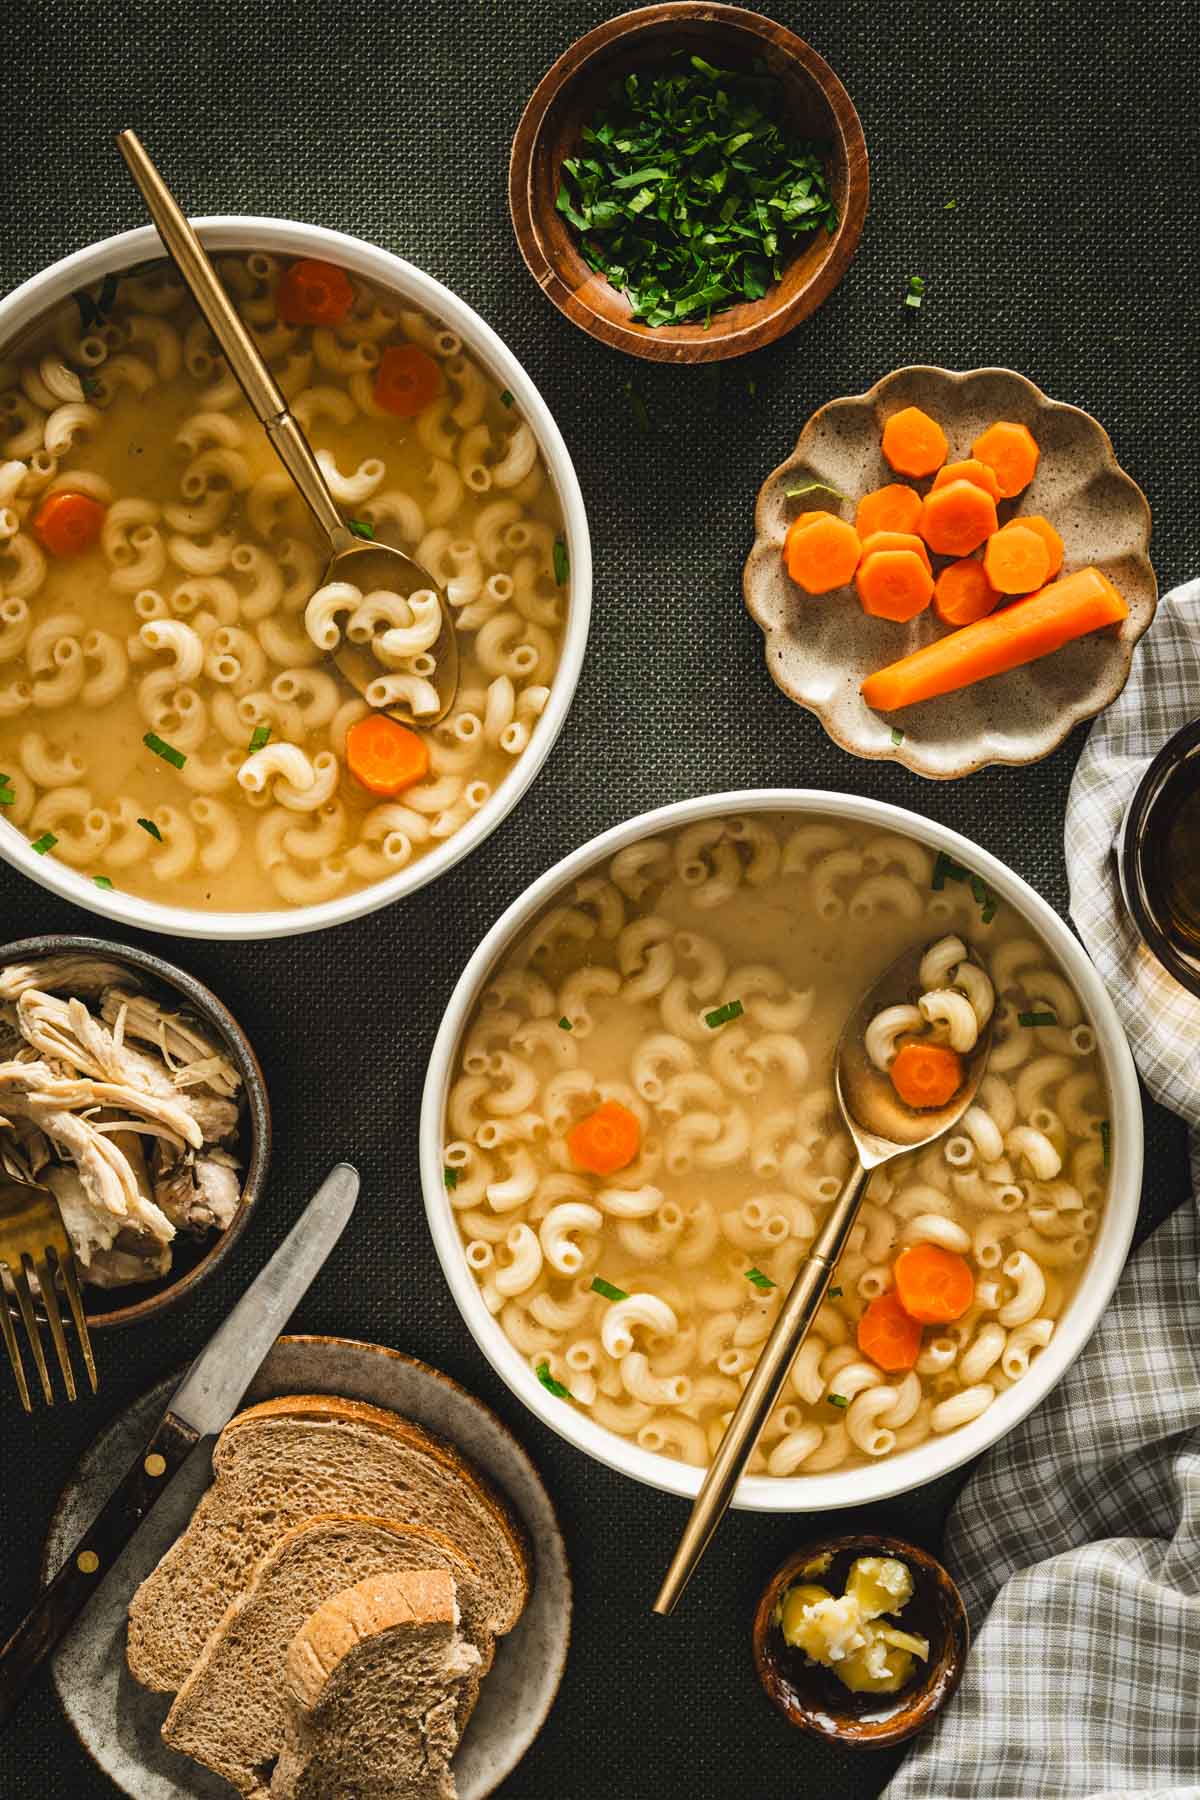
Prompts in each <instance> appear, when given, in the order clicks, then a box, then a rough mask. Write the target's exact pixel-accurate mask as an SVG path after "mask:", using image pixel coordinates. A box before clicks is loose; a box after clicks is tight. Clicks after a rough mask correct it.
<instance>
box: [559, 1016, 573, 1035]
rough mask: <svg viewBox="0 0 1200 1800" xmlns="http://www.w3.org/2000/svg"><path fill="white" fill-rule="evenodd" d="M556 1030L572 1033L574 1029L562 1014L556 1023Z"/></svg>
mask: <svg viewBox="0 0 1200 1800" xmlns="http://www.w3.org/2000/svg"><path fill="white" fill-rule="evenodd" d="M558 1029H559V1030H560V1031H574V1029H575V1027H574V1026H573V1025H572V1023H571V1021H570V1019H568V1017H567V1015H566V1013H564V1014H563V1016H562V1018H561V1019H560V1020H559V1021H558Z"/></svg>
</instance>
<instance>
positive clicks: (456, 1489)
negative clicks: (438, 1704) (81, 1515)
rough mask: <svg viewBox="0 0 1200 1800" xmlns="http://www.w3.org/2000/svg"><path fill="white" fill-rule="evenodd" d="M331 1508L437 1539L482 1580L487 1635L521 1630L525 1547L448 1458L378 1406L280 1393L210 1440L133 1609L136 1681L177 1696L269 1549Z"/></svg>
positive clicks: (449, 1452) (438, 1445) (489, 1495)
mask: <svg viewBox="0 0 1200 1800" xmlns="http://www.w3.org/2000/svg"><path fill="white" fill-rule="evenodd" d="M331 1512H340V1513H354V1514H358V1515H362V1516H368V1517H372V1518H382V1519H402V1520H405V1521H407V1522H408V1523H410V1524H414V1525H430V1526H433V1527H434V1529H435V1530H439V1531H444V1532H445V1533H446V1535H447V1536H448V1537H449V1538H451V1539H452V1540H453V1542H454V1543H455V1544H457V1545H458V1547H459V1548H460V1549H461V1550H462V1551H463V1552H464V1553H465V1554H466V1555H467V1556H468V1557H470V1559H471V1561H472V1562H473V1563H474V1564H475V1566H476V1567H477V1569H478V1570H479V1573H480V1575H481V1577H482V1578H483V1580H484V1582H485V1583H486V1586H487V1589H488V1592H489V1595H490V1597H491V1616H490V1619H489V1626H490V1629H491V1630H492V1631H493V1633H495V1634H497V1635H499V1634H500V1633H503V1632H505V1631H509V1630H511V1628H512V1627H513V1625H515V1624H516V1622H517V1619H518V1618H519V1617H520V1615H521V1611H522V1608H523V1607H524V1605H525V1601H526V1598H527V1596H528V1592H529V1563H528V1558H527V1554H526V1549H525V1543H524V1539H523V1537H522V1535H521V1532H520V1530H519V1528H518V1527H517V1525H516V1523H515V1522H514V1520H513V1518H512V1516H511V1514H510V1513H509V1510H508V1508H507V1506H506V1505H505V1503H504V1502H503V1500H501V1499H500V1497H499V1495H498V1494H497V1493H496V1492H495V1491H494V1490H493V1489H492V1487H491V1486H490V1485H489V1484H488V1483H487V1482H485V1481H484V1479H483V1477H482V1476H480V1475H479V1474H478V1473H477V1472H476V1470H475V1469H473V1468H472V1467H471V1465H470V1464H469V1463H468V1462H466V1460H465V1459H464V1458H463V1457H461V1456H460V1455H459V1453H458V1452H457V1450H454V1449H453V1448H452V1447H451V1446H450V1445H449V1444H446V1443H443V1442H442V1440H441V1439H440V1438H435V1437H434V1436H432V1434H431V1433H429V1432H427V1431H425V1430H423V1429H422V1427H421V1426H419V1425H414V1424H412V1423H411V1422H410V1421H409V1420H407V1419H402V1418H400V1417H399V1416H398V1415H397V1414H396V1413H392V1412H385V1411H383V1410H382V1409H381V1408H379V1407H377V1406H367V1405H364V1404H363V1403H362V1402H361V1401H357V1400H339V1399H335V1398H332V1397H330V1396H328V1395H323V1394H316V1395H313V1394H302V1395H289V1396H288V1397H287V1398H284V1399H279V1400H266V1401H264V1402H263V1403H262V1404H261V1405H259V1406H251V1407H249V1408H247V1410H246V1411H245V1412H242V1413H239V1414H238V1415H237V1417H236V1418H234V1419H231V1420H230V1422H229V1424H228V1425H227V1426H226V1427H225V1429H224V1431H223V1432H222V1433H221V1435H220V1437H219V1438H218V1440H217V1445H216V1449H215V1450H214V1452H213V1484H212V1486H211V1488H209V1490H208V1492H207V1493H206V1494H205V1496H204V1498H203V1499H202V1500H201V1502H200V1504H199V1506H197V1508H196V1510H195V1512H194V1513H193V1515H192V1519H191V1523H190V1524H189V1526H188V1528H187V1530H186V1531H185V1532H184V1533H183V1535H182V1536H181V1537H180V1538H179V1539H178V1540H177V1541H176V1543H175V1544H173V1545H172V1547H171V1549H170V1550H168V1552H167V1554H166V1555H165V1556H164V1557H163V1559H162V1561H161V1562H160V1563H159V1565H158V1567H157V1568H156V1569H155V1570H154V1571H153V1573H152V1574H150V1575H148V1576H147V1577H146V1579H145V1581H143V1583H142V1584H141V1586H140V1587H139V1588H138V1590H137V1592H136V1593H135V1594H134V1596H133V1599H132V1601H131V1602H130V1607H129V1638H128V1646H127V1649H128V1657H129V1667H130V1670H131V1672H132V1673H133V1675H134V1677H135V1678H136V1679H137V1680H138V1681H140V1682H142V1683H143V1684H144V1685H145V1686H146V1687H150V1688H158V1689H160V1690H161V1691H162V1692H164V1693H173V1692H174V1691H175V1690H176V1689H178V1688H180V1687H182V1686H183V1683H184V1681H185V1680H186V1679H187V1676H188V1674H189V1672H190V1671H191V1669H192V1666H193V1665H194V1663H195V1662H196V1660H197V1658H198V1657H199V1655H200V1653H201V1651H202V1650H203V1649H204V1646H205V1644H206V1643H207V1641H208V1637H209V1634H210V1633H211V1632H212V1631H213V1629H214V1628H215V1626H216V1625H217V1624H218V1623H219V1622H220V1618H221V1615H222V1613H223V1612H224V1611H225V1608H226V1606H227V1605H228V1604H229V1602H230V1600H231V1599H233V1598H234V1597H235V1596H236V1595H237V1594H238V1593H240V1592H241V1590H242V1589H243V1588H244V1587H245V1586H246V1584H247V1582H248V1581H249V1579H250V1576H251V1573H252V1571H253V1569H254V1566H255V1564H256V1563H257V1562H258V1561H259V1559H260V1558H261V1557H262V1556H263V1555H264V1554H265V1552H266V1551H267V1550H269V1549H270V1547H271V1545H272V1544H273V1543H274V1542H275V1540H276V1539H277V1538H278V1537H280V1536H281V1534H282V1533H283V1532H285V1531H287V1530H288V1529H289V1528H290V1527H291V1526H293V1525H299V1524H302V1523H303V1521H304V1520H305V1519H309V1518H313V1517H315V1516H316V1515H317V1514H319V1513H331Z"/></svg>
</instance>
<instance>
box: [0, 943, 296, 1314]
mask: <svg viewBox="0 0 1200 1800" xmlns="http://www.w3.org/2000/svg"><path fill="white" fill-rule="evenodd" d="M47 956H94V957H96V958H97V959H99V960H102V961H104V962H115V963H123V964H124V965H125V967H126V968H128V969H129V971H130V974H131V976H132V977H133V979H134V980H135V982H136V984H137V986H138V987H139V988H140V989H142V990H143V991H145V992H147V993H149V994H151V995H152V996H154V997H157V998H163V999H166V1000H168V1001H169V1002H170V1003H171V1004H172V1005H173V1006H178V1005H179V1004H180V1003H181V1002H182V1006H183V1010H184V1011H186V1012H188V1013H190V1014H191V1015H192V1016H193V1018H195V1020H196V1021H197V1023H198V1024H201V1025H206V1026H208V1028H209V1030H210V1031H212V1032H214V1033H215V1034H216V1036H217V1037H219V1038H220V1040H221V1042H222V1044H223V1045H224V1046H225V1049H226V1050H227V1052H228V1054H229V1057H230V1060H231V1061H232V1062H233V1063H234V1064H235V1066H236V1068H237V1070H238V1072H239V1074H240V1075H241V1077H242V1082H243V1084H244V1087H243V1093H244V1110H243V1114H242V1123H241V1135H240V1145H239V1148H240V1152H241V1160H242V1168H243V1174H242V1195H241V1199H240V1200H239V1202H238V1206H237V1211H236V1212H235V1213H234V1215H233V1218H232V1219H231V1220H230V1222H229V1224H228V1225H227V1226H226V1228H225V1230H224V1231H222V1232H221V1233H220V1234H219V1235H218V1236H216V1237H213V1238H202V1239H183V1238H182V1237H181V1238H177V1239H176V1240H175V1242H174V1244H173V1245H172V1252H173V1257H172V1269H171V1273H170V1274H169V1275H165V1276H163V1278H162V1279H161V1280H159V1281H143V1282H137V1283H131V1284H130V1286H128V1287H123V1288H98V1287H89V1286H88V1285H87V1283H86V1282H81V1291H82V1294H83V1302H84V1309H85V1314H86V1317H87V1322H88V1326H89V1328H90V1329H91V1330H92V1331H103V1330H105V1329H106V1328H107V1327H109V1326H112V1325H137V1324H140V1323H141V1322H142V1321H143V1320H144V1319H152V1318H155V1317H157V1315H158V1314H159V1313H162V1312H165V1311H166V1309H167V1307H169V1306H174V1305H175V1304H176V1302H177V1301H180V1300H182V1299H183V1298H184V1296H185V1295H187V1294H190V1293H191V1292H192V1291H193V1290H194V1289H195V1288H197V1287H199V1285H200V1283H201V1282H202V1281H204V1280H206V1279H207V1277H208V1276H209V1275H211V1274H212V1272H213V1270H214V1269H215V1268H216V1267H217V1264H218V1263H220V1262H221V1261H222V1260H223V1259H224V1258H225V1257H226V1256H228V1254H229V1252H230V1250H231V1249H232V1248H233V1245H234V1243H235V1242H236V1241H237V1239H238V1238H239V1237H240V1236H241V1234H242V1232H243V1231H244V1230H245V1227H246V1222H247V1220H248V1219H249V1217H250V1213H251V1210H252V1209H253V1207H254V1205H255V1203H256V1202H257V1201H258V1200H259V1198H260V1197H261V1195H262V1191H263V1188H264V1186H265V1184H266V1179H267V1167H268V1165H269V1163H270V1160H271V1108H270V1103H269V1101H268V1099H267V1084H266V1081H265V1079H264V1077H263V1072H262V1068H261V1067H260V1065H259V1061H258V1058H257V1056H256V1055H255V1054H254V1050H253V1048H252V1047H251V1044H250V1040H249V1038H248V1037H247V1036H246V1034H245V1032H244V1031H243V1030H242V1028H241V1026H240V1025H239V1024H238V1022H237V1020H236V1019H235V1018H234V1016H233V1014H232V1013H231V1012H230V1011H229V1010H228V1008H227V1007H225V1006H222V1004H221V1002H220V1001H219V1000H218V999H217V997H216V995H215V994H213V993H210V992H209V990H208V988H206V987H205V986H204V984H203V982H200V981H197V980H196V979H195V977H194V976H192V975H188V974H187V973H186V972H185V971H184V970H183V969H179V968H176V966H175V964H174V963H169V962H164V961H163V960H162V958H161V957H158V956H151V955H150V954H149V952H148V951H146V950H135V949H133V948H132V947H131V946H130V945H128V944H114V943H110V942H109V940H108V939H107V938H94V937H79V936H76V935H75V934H74V933H66V934H63V935H61V936H58V937H52V936H47V937H31V938H21V939H20V940H18V941H17V942H16V943H12V944H3V945H0V966H3V965H4V964H5V963H10V962H37V961H38V960H39V959H41V958H42V957H47ZM81 1274H82V1271H81Z"/></svg>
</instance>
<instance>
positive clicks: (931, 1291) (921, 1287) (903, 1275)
mask: <svg viewBox="0 0 1200 1800" xmlns="http://www.w3.org/2000/svg"><path fill="white" fill-rule="evenodd" d="M892 1273H893V1275H894V1276H895V1279H896V1293H897V1294H898V1295H899V1298H900V1304H901V1305H902V1306H903V1308H904V1310H905V1312H906V1313H907V1314H908V1315H909V1317H910V1318H912V1319H918V1320H920V1322H921V1324H922V1325H949V1324H951V1323H952V1322H953V1321H954V1320H955V1319H961V1318H962V1316H963V1314H964V1313H965V1312H966V1311H967V1309H968V1308H969V1306H970V1304H971V1302H972V1300H974V1298H975V1277H974V1276H973V1275H972V1273H971V1265H970V1263H969V1262H968V1261H967V1259H966V1257H965V1256H960V1255H959V1254H958V1252H957V1251H956V1250H943V1249H942V1246H941V1245H940V1244H910V1245H909V1246H908V1248H907V1249H905V1250H902V1251H901V1252H900V1254H899V1256H898V1257H897V1258H896V1261H895V1264H894V1265H893V1268H892Z"/></svg>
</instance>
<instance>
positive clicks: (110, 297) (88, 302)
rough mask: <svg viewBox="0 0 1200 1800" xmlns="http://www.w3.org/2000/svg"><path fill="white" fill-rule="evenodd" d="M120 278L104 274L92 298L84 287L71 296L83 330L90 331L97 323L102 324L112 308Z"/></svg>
mask: <svg viewBox="0 0 1200 1800" xmlns="http://www.w3.org/2000/svg"><path fill="white" fill-rule="evenodd" d="M120 279H121V278H120V276H119V275H114V274H108V275H106V276H105V277H104V280H103V281H102V282H101V283H100V292H99V293H98V294H97V296H96V298H95V299H94V300H93V298H92V296H91V295H90V294H89V293H88V291H87V289H86V288H80V289H79V291H78V293H76V294H73V295H72V296H71V297H72V299H73V300H74V302H75V304H76V306H77V307H78V308H79V323H80V325H81V326H82V327H83V329H84V330H85V331H92V330H94V329H95V327H96V326H97V325H103V324H104V322H105V320H106V319H107V318H108V315H109V313H110V312H111V311H112V309H113V302H114V301H115V300H116V297H117V283H118V282H119V281H120Z"/></svg>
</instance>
